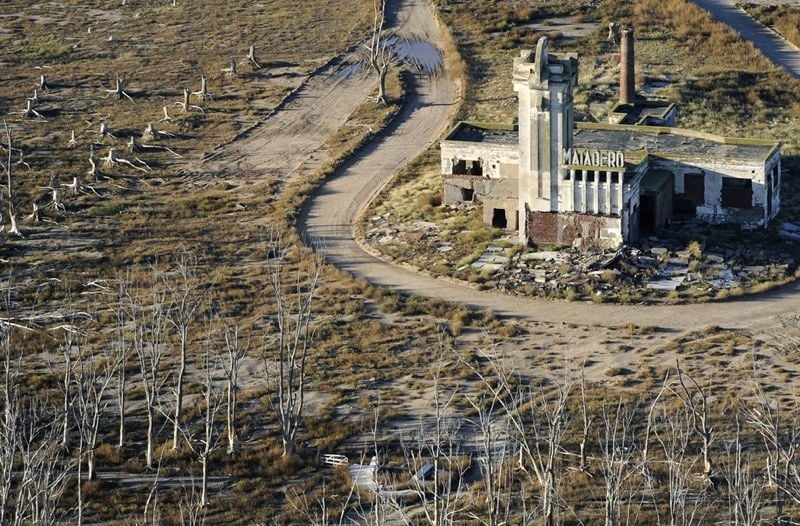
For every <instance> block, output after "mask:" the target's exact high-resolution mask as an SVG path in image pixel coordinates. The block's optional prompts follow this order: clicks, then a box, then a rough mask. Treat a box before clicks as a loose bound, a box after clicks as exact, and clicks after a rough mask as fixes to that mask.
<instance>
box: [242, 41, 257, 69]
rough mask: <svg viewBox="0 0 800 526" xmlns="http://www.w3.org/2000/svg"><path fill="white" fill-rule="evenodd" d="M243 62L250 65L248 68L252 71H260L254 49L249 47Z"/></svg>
mask: <svg viewBox="0 0 800 526" xmlns="http://www.w3.org/2000/svg"><path fill="white" fill-rule="evenodd" d="M244 60H245V62H246V63H248V64H250V67H251V68H253V69H261V64H260V63H259V62H258V59H256V47H255V46H250V51H249V52H248V53H247V56H246V57H245V59H244Z"/></svg>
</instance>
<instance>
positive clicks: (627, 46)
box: [619, 27, 636, 104]
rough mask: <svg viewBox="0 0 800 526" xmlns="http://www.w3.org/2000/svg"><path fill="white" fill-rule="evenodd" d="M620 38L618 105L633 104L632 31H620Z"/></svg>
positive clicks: (634, 81)
mask: <svg viewBox="0 0 800 526" xmlns="http://www.w3.org/2000/svg"><path fill="white" fill-rule="evenodd" d="M620 37H621V38H620V73H619V102H620V104H633V103H634V102H635V101H636V73H635V72H634V65H635V64H634V62H635V59H634V55H633V29H632V28H630V27H626V28H625V29H623V30H622V31H621V35H620Z"/></svg>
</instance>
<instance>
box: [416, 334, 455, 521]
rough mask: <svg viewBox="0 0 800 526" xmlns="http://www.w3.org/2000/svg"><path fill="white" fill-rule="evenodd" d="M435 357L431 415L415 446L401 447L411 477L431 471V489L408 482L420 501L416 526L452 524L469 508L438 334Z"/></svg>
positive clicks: (452, 398) (422, 425)
mask: <svg viewBox="0 0 800 526" xmlns="http://www.w3.org/2000/svg"><path fill="white" fill-rule="evenodd" d="M436 353H437V356H436V362H435V364H434V365H433V367H434V370H433V385H432V394H433V400H432V407H431V410H432V415H431V416H430V417H429V418H427V419H424V420H422V421H421V422H420V429H419V432H418V433H417V436H418V439H417V440H416V442H413V441H412V442H410V443H406V444H403V454H404V455H405V457H406V463H407V465H408V466H409V467H411V469H412V470H413V472H415V473H418V472H419V471H420V469H421V468H422V467H423V466H424V465H425V464H426V463H427V464H429V465H431V466H432V468H433V469H432V470H431V471H432V473H431V479H432V481H433V484H432V485H430V486H428V485H427V484H426V483H425V481H424V480H422V478H419V477H415V476H413V477H412V479H411V481H412V482H413V484H414V485H413V486H412V487H414V489H416V490H417V492H418V494H419V496H420V499H421V503H420V504H421V507H422V513H421V514H420V515H421V517H422V519H423V520H424V522H423V521H420V522H419V523H422V524H429V525H431V526H444V525H449V524H456V523H457V519H458V517H459V515H462V514H464V513H465V511H466V508H467V506H468V505H469V504H468V502H467V499H465V498H464V497H465V494H466V491H467V489H466V482H465V480H464V474H465V472H466V469H467V465H466V464H465V463H460V462H459V461H458V459H459V457H462V456H463V451H462V449H461V443H462V433H461V432H462V429H461V423H462V422H461V420H460V419H456V418H453V416H452V414H453V412H454V408H453V404H454V402H455V400H456V399H457V398H458V395H459V393H458V390H457V388H454V389H448V388H446V387H445V386H444V385H443V379H444V378H445V375H446V372H447V370H446V365H445V362H446V350H445V346H444V340H443V337H442V335H441V333H440V335H439V348H438V349H437V351H436ZM448 391H449V392H448ZM426 420H427V422H426ZM403 518H404V519H405V523H406V524H411V520H410V518H409V517H403Z"/></svg>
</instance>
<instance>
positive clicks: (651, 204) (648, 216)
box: [639, 194, 656, 234]
mask: <svg viewBox="0 0 800 526" xmlns="http://www.w3.org/2000/svg"><path fill="white" fill-rule="evenodd" d="M639 205H640V207H639V233H640V234H652V233H653V232H655V230H656V198H655V196H653V195H645V194H642V195H641V196H639Z"/></svg>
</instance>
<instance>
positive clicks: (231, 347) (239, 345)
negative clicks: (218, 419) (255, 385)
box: [218, 323, 250, 455]
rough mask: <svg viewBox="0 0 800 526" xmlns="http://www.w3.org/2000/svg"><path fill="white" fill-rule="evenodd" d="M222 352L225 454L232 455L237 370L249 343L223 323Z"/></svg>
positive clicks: (235, 441)
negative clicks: (226, 443)
mask: <svg viewBox="0 0 800 526" xmlns="http://www.w3.org/2000/svg"><path fill="white" fill-rule="evenodd" d="M224 331H225V332H224V338H225V344H224V352H223V353H218V354H219V355H220V356H219V358H220V361H221V363H222V367H223V370H224V371H225V379H226V386H225V397H226V404H225V420H226V427H225V435H226V437H227V441H228V447H227V453H228V455H233V454H234V453H236V451H238V449H239V444H238V439H237V436H236V435H237V434H236V427H237V422H236V408H237V404H238V391H239V368H240V367H241V365H242V360H243V359H244V358H245V357H246V356H247V354H248V352H249V347H250V345H249V342H243V341H242V340H241V337H240V335H239V328H238V327H237V326H235V325H232V324H229V323H225V326H224Z"/></svg>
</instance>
